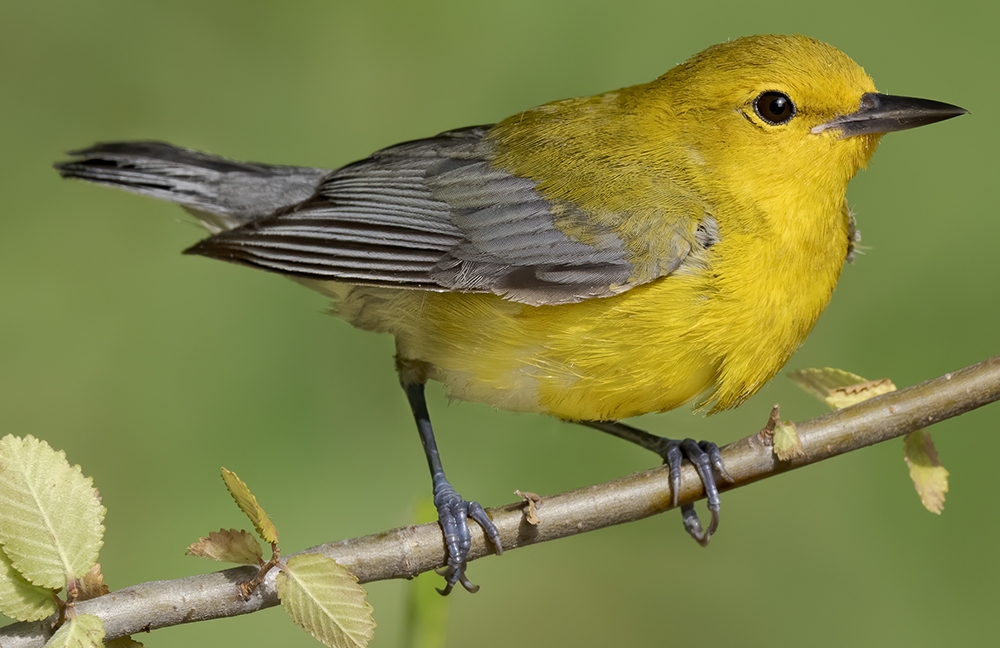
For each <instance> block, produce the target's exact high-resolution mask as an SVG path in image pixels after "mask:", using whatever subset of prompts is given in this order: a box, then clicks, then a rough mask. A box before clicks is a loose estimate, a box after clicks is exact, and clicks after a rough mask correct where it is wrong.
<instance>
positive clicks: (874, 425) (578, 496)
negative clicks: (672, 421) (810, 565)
mask: <svg viewBox="0 0 1000 648" xmlns="http://www.w3.org/2000/svg"><path fill="white" fill-rule="evenodd" d="M996 400H1000V356H996V357H993V358H990V359H988V360H984V361H983V362H980V363H978V364H975V365H972V366H970V367H966V368H965V369H962V370H960V371H956V372H954V373H949V374H945V375H944V376H941V377H940V378H936V379H934V380H929V381H927V382H924V383H921V384H919V385H915V386H913V387H909V388H907V389H903V390H900V391H896V392H892V393H889V394H885V395H883V396H880V397H878V398H874V399H872V400H869V401H865V402H863V403H860V404H858V405H855V406H853V407H849V408H846V409H843V410H838V411H836V412H832V413H830V414H827V415H825V416H821V417H819V418H815V419H812V420H809V421H806V422H804V423H797V424H796V426H795V427H796V430H797V431H798V434H799V437H800V439H801V441H802V446H803V448H804V450H805V454H804V455H803V456H801V457H799V458H797V459H794V460H792V461H787V462H783V461H778V459H777V458H776V457H775V456H774V453H773V452H772V449H771V447H770V439H769V438H767V437H766V436H764V435H761V434H754V435H751V436H749V437H746V438H744V439H741V440H739V441H736V442H734V443H731V444H729V445H728V446H726V447H725V448H723V449H722V456H723V459H724V460H725V462H726V467H727V468H728V470H729V473H730V474H731V475H732V476H733V479H734V480H735V481H734V483H732V484H727V485H725V486H724V490H729V489H732V488H738V487H740V486H744V485H746V484H750V483H752V482H755V481H757V480H760V479H765V478H767V477H771V476H773V475H777V474H780V473H783V472H787V471H789V470H792V469H794V468H799V467H801V466H806V465H809V464H812V463H815V462H817V461H822V460H823V459H829V458H830V457H834V456H837V455H840V454H844V453H847V452H851V451H853V450H857V449H859V448H863V447H866V446H870V445H874V444H876V443H879V442H882V441H887V440H889V439H893V438H896V437H899V436H902V435H904V434H906V433H908V432H911V431H913V430H916V429H919V428H923V427H927V426H929V425H932V424H934V423H937V422H939V421H943V420H945V419H948V418H951V417H953V416H958V415H959V414H962V413H964V412H967V411H969V410H972V409H975V408H977V407H981V406H983V405H986V404H988V403H992V402H994V401H996ZM681 484H682V486H681V492H680V494H679V495H680V497H679V499H680V503H682V504H683V503H686V502H692V501H695V500H697V499H700V498H701V497H703V492H702V488H701V482H700V480H699V479H698V477H697V475H696V473H695V471H694V468H693V467H692V466H690V465H687V464H686V465H685V466H684V469H683V473H682V477H681ZM671 508H673V507H672V506H671V497H670V485H669V478H668V474H667V471H666V470H665V469H663V468H655V469H653V470H647V471H644V472H640V473H636V474H634V475H629V476H627V477H623V478H621V479H616V480H614V481H610V482H606V483H603V484H597V485H595V486H590V487H587V488H581V489H578V490H575V491H569V492H566V493H560V494H558V495H553V496H550V497H545V498H543V499H542V501H541V503H540V505H539V508H538V514H539V516H540V517H541V520H542V521H541V524H539V525H537V526H532V525H529V524H528V523H527V522H525V521H524V504H523V503H522V502H519V503H516V504H508V505H507V506H503V507H500V508H495V509H490V511H489V512H490V515H491V516H492V517H493V520H494V522H495V523H496V525H497V528H498V529H499V530H500V536H501V539H502V541H503V547H504V550H505V551H509V550H512V549H516V548H518V547H524V546H528V545H532V544H536V543H539V542H546V541H548V540H555V539H557V538H563V537H566V536H570V535H575V534H577V533H584V532H586V531H593V530H595V529H601V528H604V527H607V526H612V525H615V524H623V523H625V522H632V521H635V520H641V519H643V518H646V517H649V516H651V515H656V514H657V513H663V512H664V511H668V510H670V509H671ZM470 526H471V527H472V533H473V538H472V550H471V552H470V554H469V557H470V559H476V558H481V557H482V556H485V555H487V554H488V553H492V551H491V550H490V549H489V548H488V547H487V545H486V543H485V541H484V538H483V534H482V532H481V530H480V529H479V527H478V526H476V525H470ZM301 553H322V554H324V555H326V556H329V557H330V558H333V559H334V560H336V561H337V562H338V563H340V564H341V565H343V566H344V567H346V568H347V569H348V570H350V571H351V572H352V573H354V574H355V575H356V576H357V577H358V579H359V580H360V581H361V582H362V583H365V582H369V581H376V580H385V579H389V578H410V577H413V576H415V575H417V574H419V573H421V572H424V571H428V570H431V569H434V568H436V567H439V566H441V565H442V564H443V563H444V558H445V554H444V545H443V542H442V538H441V529H440V527H439V526H438V525H437V523H431V524H424V525H420V526H408V527H403V528H399V529H394V530H392V531H387V532H385V533H379V534H375V535H370V536H365V537H362V538H354V539H350V540H341V541H339V542H332V543H328V544H323V545H319V546H317V547H313V548H311V549H306V550H305V551H303V552H301ZM255 573H256V569H255V568H251V567H240V568H236V569H229V570H225V571H221V572H216V573H213V574H205V575H200V576H191V577H188V578H181V579H177V580H171V581H152V582H148V583H141V584H139V585H133V586H132V587H126V588H124V589H121V590H118V591H115V592H112V593H110V594H107V595H105V596H101V597H99V598H95V599H92V600H90V601H84V602H81V603H79V604H77V605H76V610H77V612H78V613H80V614H94V615H97V616H98V617H100V618H101V619H102V620H103V622H104V627H105V629H106V631H107V639H109V640H110V639H113V638H116V637H120V636H123V635H129V634H134V633H138V632H143V631H148V630H153V629H156V628H162V627H167V626H173V625H178V624H181V623H189V622H192V621H202V620H206V619H215V618H221V617H231V616H237V615H240V614H248V613H250V612H256V611H257V610H261V609H264V608H268V607H272V606H274V605H277V604H278V598H277V594H276V593H275V588H274V576H275V572H274V571H272V572H271V573H270V574H268V577H267V578H266V579H265V580H264V583H263V584H262V585H261V587H259V588H258V589H257V590H256V591H255V592H254V594H253V595H252V596H251V597H250V599H249V600H248V601H244V600H243V599H242V597H241V596H240V594H239V591H238V583H240V582H243V581H246V580H249V579H250V578H252V577H253V576H254V575H255ZM50 623H51V621H41V622H36V623H14V624H11V625H8V626H6V627H4V628H2V629H0V646H2V648H41V647H42V646H43V644H44V643H45V641H46V640H47V638H48V637H49V636H50V634H51V630H50V627H49V626H50Z"/></svg>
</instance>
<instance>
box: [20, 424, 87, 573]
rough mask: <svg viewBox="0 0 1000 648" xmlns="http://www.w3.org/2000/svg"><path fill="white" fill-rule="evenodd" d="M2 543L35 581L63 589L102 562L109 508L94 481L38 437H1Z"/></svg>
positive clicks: (21, 569)
mask: <svg viewBox="0 0 1000 648" xmlns="http://www.w3.org/2000/svg"><path fill="white" fill-rule="evenodd" d="M0 502H3V503H4V505H3V506H2V507H0V543H3V545H4V547H5V550H6V552H7V555H8V556H9V557H10V560H11V562H12V563H13V564H14V568H15V569H17V570H18V571H19V572H21V574H22V575H23V576H24V577H25V578H26V579H27V580H28V581H30V582H31V583H33V584H35V585H38V586H40V587H46V588H49V589H54V590H58V589H60V588H62V587H64V586H65V585H66V582H67V580H69V579H70V578H79V577H80V576H83V575H84V574H86V573H87V571H88V570H89V569H90V568H91V567H92V566H93V565H94V563H96V562H97V553H98V552H99V551H100V549H101V545H102V544H104V541H103V536H104V525H103V524H102V521H103V520H104V514H105V508H104V507H103V506H101V502H100V499H99V498H98V495H97V491H96V490H95V489H94V484H93V480H92V479H90V478H89V477H84V476H83V472H82V471H81V470H80V466H70V465H69V462H67V461H66V454H65V453H64V452H61V451H59V452H56V451H55V450H53V449H52V448H51V447H50V446H49V444H47V443H45V442H44V441H39V440H38V439H36V438H34V437H33V436H30V435H29V436H27V437H25V438H23V439H21V438H18V437H15V436H12V435H8V436H5V437H4V438H3V439H0Z"/></svg>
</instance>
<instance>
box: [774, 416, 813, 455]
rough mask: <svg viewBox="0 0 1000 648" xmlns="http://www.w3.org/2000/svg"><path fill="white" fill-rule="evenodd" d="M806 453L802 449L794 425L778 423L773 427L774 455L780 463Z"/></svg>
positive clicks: (800, 440)
mask: <svg viewBox="0 0 1000 648" xmlns="http://www.w3.org/2000/svg"><path fill="white" fill-rule="evenodd" d="M805 453H806V451H805V449H804V448H803V447H802V439H800V438H799V433H798V431H797V430H796V429H795V424H794V423H781V422H778V423H776V424H775V426H774V454H776V455H777V456H778V459H780V460H781V461H789V460H790V459H795V458H796V457H801V456H803V455H804V454H805Z"/></svg>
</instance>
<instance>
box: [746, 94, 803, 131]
mask: <svg viewBox="0 0 1000 648" xmlns="http://www.w3.org/2000/svg"><path fill="white" fill-rule="evenodd" d="M753 109H754V111H755V112H756V113H757V115H758V116H759V117H760V118H761V119H763V120H764V121H766V122H767V123H768V124H770V125H772V126H780V125H781V124H787V123H788V122H789V121H791V119H792V117H794V116H795V104H794V103H792V100H791V99H790V98H789V97H788V95H786V94H784V93H783V92H776V91H774V90H768V91H767V92H762V93H760V94H759V95H758V96H757V98H756V99H754V100H753Z"/></svg>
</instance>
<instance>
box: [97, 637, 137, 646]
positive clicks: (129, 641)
mask: <svg viewBox="0 0 1000 648" xmlns="http://www.w3.org/2000/svg"><path fill="white" fill-rule="evenodd" d="M104 646H105V648H143V646H142V643H141V642H139V641H136V640H135V639H133V638H132V637H118V638H117V639H112V640H111V641H109V642H107V643H106V644H104Z"/></svg>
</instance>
